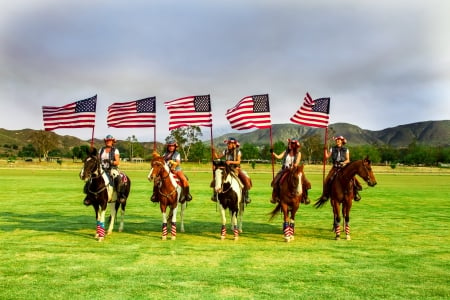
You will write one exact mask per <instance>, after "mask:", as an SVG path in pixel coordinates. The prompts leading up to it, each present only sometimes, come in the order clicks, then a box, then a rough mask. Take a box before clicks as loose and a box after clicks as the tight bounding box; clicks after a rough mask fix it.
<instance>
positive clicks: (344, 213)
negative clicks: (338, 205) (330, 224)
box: [342, 197, 353, 240]
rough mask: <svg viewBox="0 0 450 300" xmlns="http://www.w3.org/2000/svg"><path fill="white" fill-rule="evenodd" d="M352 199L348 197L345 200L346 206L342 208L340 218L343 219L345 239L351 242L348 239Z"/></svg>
mask: <svg viewBox="0 0 450 300" xmlns="http://www.w3.org/2000/svg"><path fill="white" fill-rule="evenodd" d="M352 198H353V197H349V198H348V199H347V204H346V205H343V206H342V216H343V217H344V230H345V237H346V239H347V240H351V239H352V238H351V237H350V209H351V207H352Z"/></svg>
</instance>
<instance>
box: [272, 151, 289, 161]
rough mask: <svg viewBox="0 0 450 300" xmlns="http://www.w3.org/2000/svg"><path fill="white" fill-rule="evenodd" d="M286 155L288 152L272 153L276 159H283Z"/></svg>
mask: <svg viewBox="0 0 450 300" xmlns="http://www.w3.org/2000/svg"><path fill="white" fill-rule="evenodd" d="M284 153H286V150H284V151H283V152H281V153H280V154H276V153H275V152H273V153H272V155H273V156H274V157H275V158H276V159H282V158H283V156H284Z"/></svg>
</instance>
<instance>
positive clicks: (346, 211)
mask: <svg viewBox="0 0 450 300" xmlns="http://www.w3.org/2000/svg"><path fill="white" fill-rule="evenodd" d="M355 175H358V176H360V177H361V178H362V179H364V181H366V182H367V184H368V185H369V186H371V187H373V186H375V185H376V184H377V180H376V179H375V175H374V174H373V171H372V163H371V161H370V160H369V157H366V158H365V159H363V160H357V161H353V162H351V163H349V164H348V165H346V166H345V167H343V168H342V169H340V170H339V171H338V172H337V174H336V175H335V177H334V179H333V180H332V182H331V183H330V198H331V200H330V202H331V206H332V208H333V215H334V218H333V220H334V221H333V231H334V232H335V234H336V236H335V238H336V240H339V239H340V235H341V226H340V224H341V216H340V208H341V205H342V216H343V218H344V230H345V235H346V238H347V240H350V239H351V238H350V209H351V208H352V203H353V196H354V177H355ZM327 201H328V199H327V200H323V201H321V200H320V199H319V200H318V201H317V202H316V203H315V204H314V206H315V207H316V208H319V207H322V206H323V205H324V204H325V203H326V202H327Z"/></svg>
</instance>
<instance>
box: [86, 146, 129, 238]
mask: <svg viewBox="0 0 450 300" xmlns="http://www.w3.org/2000/svg"><path fill="white" fill-rule="evenodd" d="M80 179H81V180H84V181H85V182H86V184H85V186H84V193H85V194H86V197H85V198H84V201H83V202H84V204H85V205H86V206H89V205H92V206H93V207H94V211H95V218H96V219H97V232H96V234H95V238H97V239H98V241H100V242H101V241H103V239H104V238H105V215H106V209H107V206H108V204H109V206H110V217H109V227H108V232H107V234H108V235H109V234H112V232H113V229H114V223H115V218H116V214H117V211H118V209H119V207H120V212H121V218H120V225H119V232H122V231H123V227H124V216H125V207H126V205H127V199H128V196H129V194H130V189H131V180H130V178H129V177H128V176H127V175H125V174H124V173H123V172H119V175H118V176H117V177H116V178H114V182H115V186H116V187H117V191H114V188H113V186H112V185H111V184H110V182H109V179H108V177H107V175H106V173H105V171H104V170H103V168H102V167H101V165H100V159H99V157H98V153H97V149H96V148H92V149H91V151H90V152H89V153H88V156H87V157H86V158H85V159H84V161H83V168H82V169H81V171H80Z"/></svg>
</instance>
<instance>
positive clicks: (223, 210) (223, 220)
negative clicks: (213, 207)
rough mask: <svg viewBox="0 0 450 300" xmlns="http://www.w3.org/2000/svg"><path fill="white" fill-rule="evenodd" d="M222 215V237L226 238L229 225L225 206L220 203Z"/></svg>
mask: <svg viewBox="0 0 450 300" xmlns="http://www.w3.org/2000/svg"><path fill="white" fill-rule="evenodd" d="M220 217H221V218H222V229H221V232H220V238H221V239H222V240H224V239H225V236H226V235H227V227H226V223H227V217H226V211H225V208H223V206H222V204H220Z"/></svg>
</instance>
